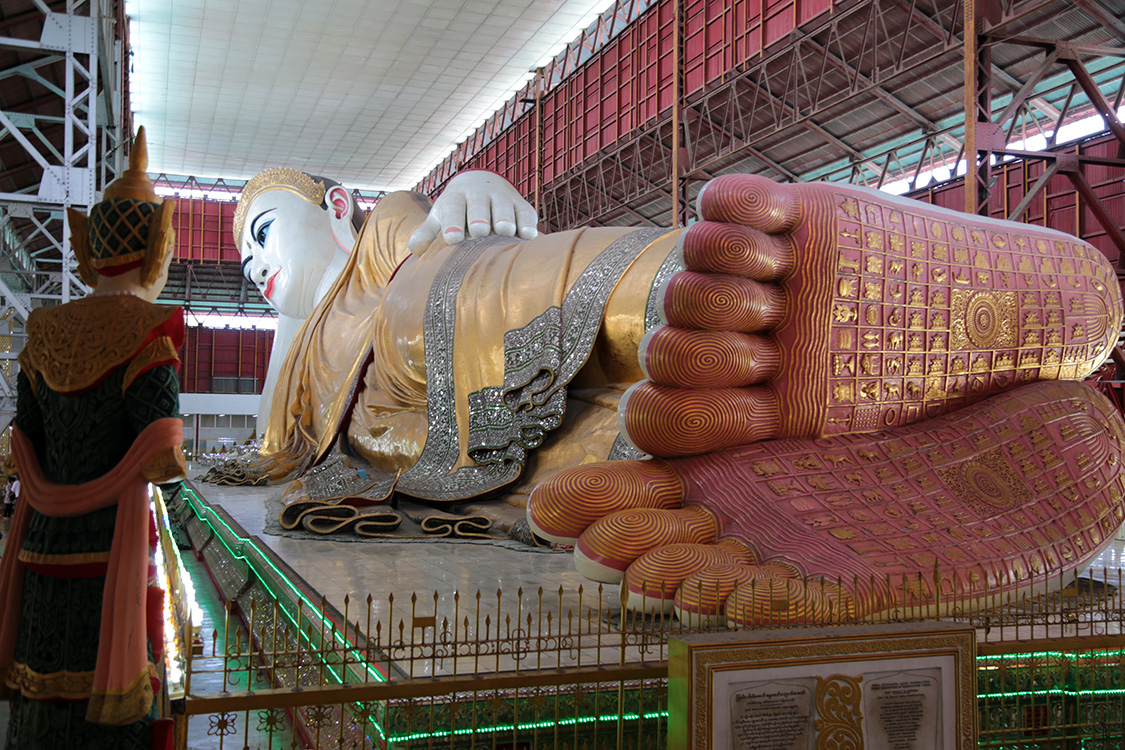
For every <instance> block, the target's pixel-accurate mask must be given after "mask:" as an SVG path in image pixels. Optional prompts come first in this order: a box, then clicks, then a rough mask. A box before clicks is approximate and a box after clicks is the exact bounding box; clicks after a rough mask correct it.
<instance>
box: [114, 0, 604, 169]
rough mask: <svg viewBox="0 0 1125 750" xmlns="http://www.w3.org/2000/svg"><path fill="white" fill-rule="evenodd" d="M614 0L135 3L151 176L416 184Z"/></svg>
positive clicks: (138, 99)
mask: <svg viewBox="0 0 1125 750" xmlns="http://www.w3.org/2000/svg"><path fill="white" fill-rule="evenodd" d="M608 5H609V2H608V0H431V1H427V0H400V1H396V0H127V2H126V13H127V14H128V15H129V17H130V19H131V22H130V42H131V44H132V47H133V50H134V57H133V62H132V73H131V78H130V97H131V99H132V106H133V117H134V124H135V125H144V126H145V129H146V131H147V132H148V150H149V171H151V172H164V173H168V174H176V175H191V176H195V177H225V178H230V179H248V178H249V177H252V176H253V175H254V174H256V173H257V172H259V171H261V170H263V169H268V168H270V167H279V166H283V167H292V168H295V169H301V170H304V171H307V172H311V173H313V174H320V175H323V176H325V177H332V178H335V179H337V180H339V181H340V182H342V183H343V184H344V185H346V186H347V187H349V188H360V189H369V190H386V189H402V188H409V187H411V186H413V185H414V184H415V183H416V182H417V181H418V180H419V179H420V178H421V177H423V176H424V175H425V174H426V173H428V172H429V171H430V169H431V168H432V167H433V166H434V165H436V164H437V163H438V162H439V161H440V160H441V159H443V158H445V157H446V156H447V155H448V154H449V153H450V152H451V151H452V150H453V147H454V146H455V145H456V143H457V142H459V141H461V140H464V138H465V137H466V136H467V135H468V134H469V133H471V132H472V130H473V129H474V128H475V127H476V126H477V125H479V124H480V123H481V122H482V121H483V120H484V118H485V117H486V116H487V115H488V114H490V113H491V112H493V111H495V110H496V109H497V108H498V107H499V106H500V105H501V104H503V103H504V102H505V101H506V100H507V99H508V98H509V96H510V94H511V93H512V92H513V91H514V90H515V89H516V88H518V87H519V86H520V85H522V83H523V82H524V81H526V80H527V79H528V71H529V70H531V69H534V68H535V67H537V66H539V65H542V64H544V63H546V62H547V60H549V59H550V57H551V56H553V54H554V53H556V52H558V51H559V50H560V49H561V47H562V45H563V44H565V43H567V42H569V41H572V40H573V39H575V38H576V37H577V36H578V34H579V33H580V31H581V29H582V28H584V27H585V26H586V25H588V24H589V23H590V22H591V21H593V19H594V14H595V13H596V12H598V11H601V10H603V9H605V8H606V7H608Z"/></svg>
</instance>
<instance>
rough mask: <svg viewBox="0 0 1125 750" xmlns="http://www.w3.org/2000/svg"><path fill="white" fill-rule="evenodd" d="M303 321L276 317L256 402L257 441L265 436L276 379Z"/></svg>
mask: <svg viewBox="0 0 1125 750" xmlns="http://www.w3.org/2000/svg"><path fill="white" fill-rule="evenodd" d="M304 322H305V321H304V320H303V319H301V318H293V317H290V316H288V315H278V316H277V330H276V331H275V332H274V334H273V346H272V348H271V349H270V361H269V365H268V366H267V367H266V380H265V383H264V384H263V385H262V396H261V398H260V399H259V400H258V421H257V434H258V437H259V439H260V438H261V436H262V435H265V434H266V425H267V424H268V423H269V420H270V409H271V408H272V406H273V393H274V391H275V390H276V389H277V379H278V375H279V374H280V372H281V365H282V364H283V363H284V362H285V356H286V355H287V354H288V353H289V347H290V346H292V345H293V341H294V340H295V339H296V338H297V332H298V331H299V330H301V324H302V323H304Z"/></svg>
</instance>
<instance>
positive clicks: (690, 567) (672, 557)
mask: <svg viewBox="0 0 1125 750" xmlns="http://www.w3.org/2000/svg"><path fill="white" fill-rule="evenodd" d="M753 562H755V558H754V554H753V553H752V552H751V551H750V550H749V549H748V548H747V547H746V545H744V544H742V543H741V542H737V541H733V540H726V541H721V542H719V543H718V544H714V545H710V544H671V545H668V546H667V547H659V548H657V549H654V550H652V551H651V552H647V553H645V554H644V555H641V557H639V558H638V559H637V560H636V561H635V562H634V563H633V564H632V565H630V566H629V568H628V569H627V570H626V571H625V582H624V584H623V586H622V591H621V599H622V601H621V603H622V606H624V607H625V608H626V609H630V610H634V611H639V612H645V613H655V612H661V613H665V614H671V612H672V607H673V603H674V600H675V598H676V594H677V592H678V591H679V590H680V585H681V584H682V583H683V582H684V580H685V579H687V578H688V577H689V576H691V575H693V574H694V573H696V572H698V571H700V570H703V569H707V568H712V567H715V566H723V565H738V564H744V565H748V564H751V563H753Z"/></svg>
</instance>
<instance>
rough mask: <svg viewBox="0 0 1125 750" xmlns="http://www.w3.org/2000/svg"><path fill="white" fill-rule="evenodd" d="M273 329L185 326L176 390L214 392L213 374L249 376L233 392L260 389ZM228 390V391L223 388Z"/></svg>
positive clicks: (252, 391) (271, 342)
mask: <svg viewBox="0 0 1125 750" xmlns="http://www.w3.org/2000/svg"><path fill="white" fill-rule="evenodd" d="M272 345H273V331H253V330H246V331H243V330H235V329H221V330H218V329H212V328H188V329H187V339H186V341H185V342H184V348H183V350H182V351H181V352H180V361H181V363H182V365H181V367H180V391H181V392H183V393H214V392H216V388H215V386H214V384H213V383H212V378H214V377H226V378H246V379H251V378H252V379H253V381H254V383H253V387H252V388H250V387H248V386H250V383H249V381H248V380H247V381H244V384H243V389H242V390H240V391H233V392H235V393H261V391H262V386H263V384H264V383H265V380H266V366H267V365H268V364H269V360H270V347H271V346H272ZM226 392H232V391H226Z"/></svg>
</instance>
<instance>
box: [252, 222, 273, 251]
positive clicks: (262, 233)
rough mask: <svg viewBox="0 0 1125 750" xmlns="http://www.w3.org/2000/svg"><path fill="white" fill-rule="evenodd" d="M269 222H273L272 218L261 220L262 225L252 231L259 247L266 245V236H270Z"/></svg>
mask: <svg viewBox="0 0 1125 750" xmlns="http://www.w3.org/2000/svg"><path fill="white" fill-rule="evenodd" d="M270 224H273V219H270V220H268V221H264V222H262V225H261V226H260V227H258V228H257V230H256V231H255V232H254V241H255V242H257V243H258V246H259V247H265V246H266V238H267V237H269V236H270Z"/></svg>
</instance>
